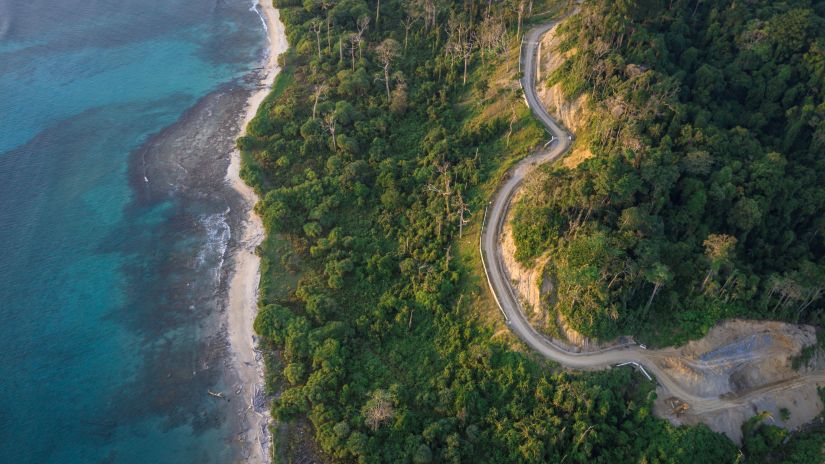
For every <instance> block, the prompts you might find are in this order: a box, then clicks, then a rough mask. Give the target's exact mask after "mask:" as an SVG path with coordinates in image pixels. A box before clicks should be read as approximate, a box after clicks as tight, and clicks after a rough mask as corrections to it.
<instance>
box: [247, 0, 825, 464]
mask: <svg viewBox="0 0 825 464" xmlns="http://www.w3.org/2000/svg"><path fill="white" fill-rule="evenodd" d="M625 3H626V2H625ZM275 4H276V6H277V7H278V8H280V11H281V18H282V20H283V21H284V23H285V25H286V28H287V34H288V38H289V44H290V51H289V52H288V53H287V55H285V56H284V57H283V65H284V70H283V72H282V73H281V74H280V75H279V78H278V80H277V82H276V85H275V88H274V89H273V93H272V95H270V97H269V98H268V99H267V100H266V101H265V102H264V104H263V105H262V107H261V109H260V111H259V113H258V115H257V117H256V118H255V120H254V121H253V122H252V123H251V124H250V127H249V131H248V132H249V133H248V135H247V136H245V137H243V138H241V139H240V140H239V146H240V147H241V148H242V150H243V159H244V164H243V167H242V175H243V177H244V179H245V180H246V181H247V182H249V183H250V184H251V185H253V186H254V187H255V189H256V191H257V192H258V194H259V195H260V196H261V201H260V202H259V203H258V205H257V206H256V210H257V211H258V213H259V214H260V216H261V217H262V219H263V222H264V225H265V228H266V232H267V238H266V240H265V241H264V243H263V244H262V245H261V247H260V249H259V253H260V254H261V257H262V281H261V301H260V311H259V316H258V318H257V320H256V323H255V327H256V331H257V332H258V333H259V334H260V335H261V336H262V337H263V340H264V348H265V354H266V362H267V386H268V388H269V391H270V393H272V394H273V395H274V397H275V398H276V399H275V400H274V404H273V413H274V416H275V417H276V419H277V420H279V421H280V422H281V423H282V424H289V423H297V422H301V421H309V423H310V424H311V429H312V431H313V434H314V441H315V443H316V444H317V447H318V448H319V449H320V452H321V454H322V455H323V457H324V459H326V460H329V461H336V462H363V463H378V462H391V463H405V462H407V463H408V462H413V463H428V462H495V463H513V462H525V463H530V462H534V463H541V462H566V463H584V462H588V463H590V462H596V463H598V462H609V463H665V462H668V463H669V462H674V463H695V462H707V463H733V462H736V461H737V459H740V460H741V456H742V453H743V452H744V453H745V454H744V455H746V456H750V457H752V459H753V461H754V462H759V461H758V460H760V459H762V458H763V457H764V456H769V457H776V455H781V456H782V457H785V458H787V459H790V460H791V461H790V462H799V463H805V462H812V460H815V459H818V457H817V456H819V457H821V449H819V448H817V447H816V446H815V445H816V444H817V443H819V442H816V441H813V442H812V443H814V445H811V446H808V442H801V441H799V440H793V441H791V442H790V444H789V445H787V446H786V447H785V448H782V447H778V446H775V445H777V441H776V440H777V439H780V441H783V440H784V435H783V434H782V432H781V431H779V432H777V431H775V430H773V429H771V428H770V427H769V426H765V425H763V424H762V423H761V422H758V421H754V422H753V423H751V424H750V425H749V426H750V428H749V429H748V430H747V437H748V440H747V441H746V445H745V449H744V450H743V451H742V452H740V450H738V449H737V447H736V446H735V445H734V444H733V443H731V442H730V441H729V440H728V439H727V438H726V437H724V436H722V435H720V434H717V433H714V432H712V431H710V430H709V429H708V428H707V427H704V426H699V427H673V426H671V425H670V424H668V423H667V422H665V421H663V420H659V419H656V418H654V417H653V415H652V413H651V409H652V402H653V399H654V398H655V393H654V392H653V390H652V388H653V386H652V384H651V383H650V382H648V381H647V380H646V379H644V378H643V377H640V376H638V375H636V374H633V373H632V372H631V371H630V370H628V369H624V368H623V369H613V370H609V371H605V372H601V373H589V374H574V373H569V372H566V371H564V370H563V369H561V368H559V367H558V366H556V365H553V364H549V363H546V362H543V361H541V360H538V359H536V358H534V357H532V356H531V355H530V354H525V353H524V352H522V351H521V350H519V349H518V345H515V344H514V341H513V339H512V338H511V336H510V335H509V334H507V333H506V332H502V331H500V330H499V329H500V328H501V323H500V321H499V320H498V319H497V318H491V319H487V318H485V317H484V316H483V314H484V312H485V311H492V312H493V313H494V314H495V316H498V313H497V312H496V310H495V309H494V306H493V305H494V303H492V302H491V300H490V299H489V296H488V293H487V290H486V286H485V285H486V284H485V283H484V281H483V280H482V279H483V277H481V276H480V273H479V272H480V264H479V261H478V259H479V258H478V233H479V229H478V226H479V223H480V222H481V215H482V213H483V209H484V208H483V205H484V204H485V203H486V202H487V201H488V199H489V195H490V193H491V191H492V190H493V189H494V188H495V186H496V185H497V184H498V181H499V180H500V177H501V176H502V174H503V173H504V171H505V170H506V168H507V166H508V165H510V164H511V163H512V162H513V161H514V160H516V159H518V158H520V157H523V156H524V155H526V154H527V153H528V151H529V150H530V149H532V148H533V147H535V146H540V145H541V143H543V137H544V133H543V131H542V129H541V127H540V126H539V125H538V123H536V122H535V121H533V120H532V118H531V116H530V114H529V111H528V110H527V109H526V108H525V107H524V105H523V103H521V95H520V93H519V92H520V90H519V89H518V86H517V77H518V72H519V71H518V48H519V47H518V43H519V39H520V36H521V35H522V34H523V32H524V29H525V28H527V27H528V26H529V24H530V22H531V21H547V20H549V19H550V18H551V17H552V15H554V14H557V13H559V12H560V11H562V8H565V7H566V5H555V4H553V3H549V2H540V1H538V0H537V1H536V2H535V4H534V2H532V1H527V0H516V1H512V0H510V1H506V2H495V3H493V2H490V1H476V0H468V1H463V2H445V1H434V0H410V1H400V0H383V1H381V0H375V1H370V2H366V1H364V0H337V1H336V0H306V1H304V2H299V1H294V0H278V1H276V3H275ZM705 8H706V7H704V6H703V7H702V11H701V14H703V15H704V14H706V12H705ZM599 14H606V12H600V13H599ZM696 14H697V15H699V14H700V13H699V12H697V13H696ZM805 130H807V129H805ZM594 220H595V219H594ZM605 234H606V233H605ZM742 240H744V238H742ZM726 273H727V268H725V269H724V270H722V269H720V270H719V271H718V272H717V274H718V275H715V276H713V278H714V281H716V280H718V279H719V278H720V276H725V275H727V274H726ZM514 347H515V348H516V349H514ZM284 433H286V432H284V428H283V427H278V428H277V429H276V435H278V436H276V459H277V460H279V461H285V462H291V461H292V460H293V459H295V460H299V459H300V458H301V457H302V456H301V455H300V453H302V451H300V446H298V447H297V448H298V449H299V450H298V451H295V453H297V454H298V455H295V454H290V453H292V451H290V450H292V449H294V448H295V445H294V441H295V440H298V441H300V438H298V437H294V436H286V437H284V436H283V434H284ZM290 440H292V442H290ZM800 443H801V444H800ZM820 448H821V447H820ZM766 450H769V451H766ZM304 457H305V456H304Z"/></svg>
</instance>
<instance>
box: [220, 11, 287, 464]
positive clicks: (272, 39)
mask: <svg viewBox="0 0 825 464" xmlns="http://www.w3.org/2000/svg"><path fill="white" fill-rule="evenodd" d="M258 8H259V11H261V12H262V13H263V16H264V18H265V19H266V27H267V31H268V34H269V53H268V58H267V62H266V64H265V68H264V72H263V78H262V81H261V85H260V88H259V89H258V90H256V91H255V92H253V93H252V95H251V96H250V98H249V101H248V103H247V109H246V114H245V115H244V120H243V123H242V125H241V127H242V133H241V134H239V136H240V135H243V132H244V131H245V130H246V126H247V124H248V123H249V121H251V120H252V118H254V117H255V113H256V112H257V110H258V107H259V106H260V105H261V103H262V102H263V100H264V98H266V96H267V95H268V94H269V91H270V89H271V88H272V83H273V82H274V81H275V77H276V76H277V75H278V72H279V71H280V68H279V67H278V56H279V55H280V54H281V53H283V52H284V51H286V49H287V40H286V34H285V33H284V25H283V23H281V20H280V14H279V12H278V10H276V9H275V8H274V7H273V6H272V2H271V0H264V1H263V3H262V4H261V5H259V6H258ZM240 164H241V158H240V153H239V152H238V151H237V150H236V151H235V152H234V153H233V154H232V160H231V162H230V164H229V169H228V170H227V173H226V179H227V181H228V182H229V183H230V184H231V185H232V186H233V187H234V188H235V190H237V191H238V192H239V193H240V194H241V195H242V196H243V197H244V199H245V200H246V201H247V203H248V211H249V216H248V219H247V221H246V223H245V224H244V227H243V231H242V234H243V239H242V240H241V246H240V247H239V248H238V250H237V252H236V253H235V255H234V267H233V274H232V277H231V280H230V284H229V305H228V310H227V332H228V338H229V344H230V348H231V350H232V355H233V357H234V365H235V366H236V370H237V373H238V377H239V380H240V385H239V386H238V389H239V390H240V391H239V392H238V394H239V395H240V396H241V397H242V398H244V400H245V404H247V405H248V406H247V407H246V408H245V410H244V411H243V414H245V415H246V419H247V421H248V423H249V430H248V432H247V433H246V436H245V437H243V439H244V440H245V441H246V442H247V444H248V447H247V450H248V457H246V461H247V462H250V463H266V462H269V461H270V454H271V453H270V446H271V445H270V441H271V440H270V436H269V430H268V428H269V422H270V420H271V418H270V415H269V411H268V408H267V404H266V402H265V401H264V397H263V382H264V381H263V360H262V358H261V354H260V352H259V351H258V350H257V338H256V336H255V331H254V329H253V323H254V322H255V316H256V314H257V312H258V306H257V304H258V283H259V281H260V258H259V257H258V256H257V255H255V248H256V247H257V246H258V245H259V244H260V243H261V241H262V240H263V237H264V230H263V225H262V224H261V220H260V218H259V217H258V216H257V215H256V214H255V212H254V211H253V210H252V206H254V204H255V203H256V202H257V201H258V197H257V195H256V194H255V192H254V191H253V190H252V188H250V187H249V186H248V185H246V183H244V182H243V180H241V178H240V175H239V172H240Z"/></svg>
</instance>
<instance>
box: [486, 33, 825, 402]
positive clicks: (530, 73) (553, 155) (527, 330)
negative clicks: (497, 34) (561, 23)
mask: <svg viewBox="0 0 825 464" xmlns="http://www.w3.org/2000/svg"><path fill="white" fill-rule="evenodd" d="M554 24H555V23H553V22H551V23H549V24H544V25H541V26H537V27H536V28H534V29H531V30H530V31H528V32H527V33H526V34H525V36H524V40H523V41H522V47H521V69H523V70H524V71H525V72H524V74H523V77H522V78H521V86H522V89H523V90H524V96H525V99H526V101H527V105H528V106H529V107H530V109H531V110H532V112H533V114H534V115H535V116H536V117H537V118H539V120H540V121H541V122H542V124H544V126H545V127H546V128H547V130H548V131H550V133H551V134H552V135H553V137H554V139H553V140H552V141H551V142H550V143H549V144H548V145H546V147H545V148H544V149H542V150H539V151H538V152H536V153H534V154H531V155H530V156H528V157H526V158H524V159H523V160H521V161H520V162H519V163H518V164H516V165H515V166H514V167H513V168H512V169H511V170H510V171H509V172H508V173H507V175H506V176H505V180H504V183H503V184H502V185H501V187H500V188H499V189H498V191H497V192H496V193H495V195H494V196H493V199H492V201H491V202H490V204H489V206H488V207H487V210H486V211H485V216H484V222H483V224H482V231H481V239H480V240H481V243H480V252H481V259H482V262H483V264H484V272H485V274H486V275H487V282H488V284H489V286H490V290H491V291H492V293H493V297H494V298H495V300H496V303H497V304H498V306H499V309H500V310H501V312H502V313H503V315H504V318H505V321H506V323H507V325H508V327H509V328H510V330H512V331H513V333H515V334H516V335H517V336H518V337H519V338H520V339H521V340H523V341H524V343H526V344H527V346H529V347H530V348H532V349H534V350H536V351H537V352H539V354H541V355H542V356H544V357H545V358H548V359H551V360H553V361H556V362H558V363H560V364H562V365H564V366H567V367H571V368H575V369H581V370H597V369H605V368H608V367H610V366H613V365H616V364H621V363H636V364H638V365H641V366H643V367H644V369H645V370H646V371H647V372H649V373H650V374H652V375H654V376H655V377H656V380H657V381H658V383H659V384H660V385H661V386H662V387H663V388H664V389H665V390H667V392H668V393H669V394H670V395H673V396H676V397H678V398H680V399H682V400H683V401H685V402H687V403H688V404H690V406H691V409H692V410H693V411H695V412H708V411H713V410H717V409H724V408H727V407H734V406H738V405H741V404H742V403H743V402H744V401H745V400H747V399H748V398H749V397H751V396H755V395H757V394H764V393H765V391H766V389H759V390H758V391H754V392H749V393H747V394H745V395H740V396H738V397H736V398H725V399H722V398H719V397H700V396H696V395H694V394H692V393H690V392H688V391H686V390H685V389H684V388H682V386H681V385H680V384H679V383H678V382H676V381H675V380H674V379H672V378H671V377H670V376H669V375H668V374H667V373H666V372H664V371H663V370H662V369H660V368H659V366H658V365H657V364H656V363H654V362H653V359H654V358H657V357H661V356H662V355H661V354H660V353H657V352H656V351H654V350H644V349H642V348H640V347H639V346H637V345H635V344H625V345H619V346H614V347H612V348H609V349H605V350H602V351H595V352H586V353H575V352H571V351H568V350H566V349H564V348H563V347H561V346H558V345H557V344H554V343H553V342H552V341H551V340H550V339H548V338H547V337H545V336H544V335H542V334H540V333H538V332H537V331H536V329H534V328H533V326H532V325H531V324H530V323H529V322H528V321H527V318H526V317H525V315H524V312H523V309H522V307H521V304H520V302H519V299H518V297H517V296H516V292H515V290H514V289H513V286H512V285H511V284H510V282H509V280H508V277H507V272H506V270H505V267H504V263H503V261H502V255H501V247H500V237H501V233H502V229H503V227H504V221H505V219H506V217H507V212H508V210H509V208H510V203H511V200H512V198H513V195H514V194H515V192H516V191H517V190H518V188H519V186H521V184H522V182H523V181H524V179H525V178H526V177H527V175H528V174H530V172H532V171H533V170H534V169H535V168H536V166H538V165H540V164H544V163H549V162H553V161H555V160H557V159H558V158H560V157H561V156H562V155H563V154H564V153H566V152H567V150H568V148H570V145H571V143H572V141H571V138H570V136H569V134H568V133H567V131H566V130H564V129H563V128H562V127H561V126H559V125H558V124H557V123H556V121H555V120H553V118H551V117H550V115H549V114H548V112H547V110H546V109H545V108H544V105H543V104H542V103H541V101H540V100H539V98H538V96H537V94H536V85H535V76H536V50H537V45H538V42H539V40H541V38H542V37H543V36H544V34H545V33H546V32H547V31H549V30H550V29H551V28H552V27H553V25H554ZM802 378H803V379H807V381H812V382H822V381H825V373H822V374H820V373H816V374H814V375H807V376H804V377H802ZM799 384H800V378H795V379H789V380H788V381H786V382H782V383H779V384H776V385H772V386H771V387H769V388H767V390H782V389H788V388H793V386H794V385H799Z"/></svg>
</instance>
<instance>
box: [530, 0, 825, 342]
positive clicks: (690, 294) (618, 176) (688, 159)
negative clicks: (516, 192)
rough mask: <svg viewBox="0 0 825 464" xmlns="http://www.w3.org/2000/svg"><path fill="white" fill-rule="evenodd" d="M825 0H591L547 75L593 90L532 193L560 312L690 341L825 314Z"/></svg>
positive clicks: (648, 335)
mask: <svg viewBox="0 0 825 464" xmlns="http://www.w3.org/2000/svg"><path fill="white" fill-rule="evenodd" d="M824 17H825V2H822V1H806V0H801V1H794V0H790V1H768V0H764V1H757V0H753V1H734V2H731V1H714V0H709V1H694V0H690V1H687V0H683V1H680V0H672V1H655V0H641V1H620V2H613V1H606V0H602V1H592V2H584V3H582V4H581V6H580V11H579V13H578V14H575V15H573V16H572V17H570V18H569V19H568V20H567V21H565V23H564V24H563V25H562V26H561V29H560V32H559V34H560V35H561V41H562V46H561V50H559V52H560V53H566V54H567V55H568V56H569V57H568V59H567V61H566V62H565V63H564V65H563V66H562V67H561V68H560V69H558V70H557V71H556V72H555V73H554V74H553V75H552V76H550V77H549V79H550V81H551V83H559V84H560V85H561V88H562V89H563V90H564V93H565V94H566V96H567V97H569V98H575V97H576V96H577V95H579V94H581V93H586V94H588V95H589V96H590V98H589V102H590V103H589V107H588V108H587V113H588V114H589V118H588V121H589V123H588V125H587V127H586V129H584V130H583V131H580V133H579V134H577V136H578V137H579V140H578V141H577V143H578V144H579V145H580V146H583V147H586V148H588V149H589V150H590V151H591V152H592V153H593V156H592V157H591V158H590V159H588V160H586V161H585V162H583V163H582V164H580V165H578V166H577V167H575V168H565V167H563V166H561V165H556V166H553V167H550V168H548V169H547V170H546V172H545V173H544V176H543V179H542V182H541V183H542V186H541V187H540V188H538V189H534V190H533V191H532V192H530V194H528V195H527V196H526V197H525V198H524V200H523V201H522V202H521V203H520V204H519V205H517V207H516V212H517V217H516V220H515V223H514V230H515V236H516V240H517V246H518V254H517V257H519V258H520V259H521V260H523V261H524V262H525V263H530V262H531V261H532V260H533V259H534V258H535V257H537V256H538V255H541V254H543V253H545V252H548V251H549V256H550V260H549V262H548V265H547V267H546V270H545V275H546V276H547V277H548V278H550V279H551V280H552V282H553V283H554V294H553V295H552V298H550V299H549V300H550V301H551V302H552V307H548V310H550V311H559V312H560V313H561V314H562V315H563V316H564V317H565V318H566V319H567V321H568V322H569V324H570V325H571V326H572V327H573V328H575V329H576V330H578V331H579V332H581V333H583V334H584V335H587V336H594V337H598V338H611V337H615V336H616V335H620V334H634V335H638V336H640V337H641V339H643V340H651V341H654V342H659V343H660V344H664V343H673V342H675V343H679V342H683V341H684V340H685V339H687V338H689V337H691V338H693V337H699V336H701V335H703V334H704V333H705V332H706V331H707V329H708V328H709V327H711V326H712V325H714V324H715V323H717V322H719V321H720V320H722V319H725V318H731V317H747V318H767V319H780V320H786V321H790V322H806V323H811V324H819V325H821V324H822V323H823V320H824V319H823V318H825V311H823V308H825V295H824V294H823V289H825V103H824V102H825V19H823V18H824Z"/></svg>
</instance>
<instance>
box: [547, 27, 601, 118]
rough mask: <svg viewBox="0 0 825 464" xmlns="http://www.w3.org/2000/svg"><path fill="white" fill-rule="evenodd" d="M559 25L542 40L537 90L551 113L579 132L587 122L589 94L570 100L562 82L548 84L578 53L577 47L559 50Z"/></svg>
mask: <svg viewBox="0 0 825 464" xmlns="http://www.w3.org/2000/svg"><path fill="white" fill-rule="evenodd" d="M558 27H559V25H558V24H556V25H555V26H553V28H552V29H550V31H549V32H547V34H545V35H544V38H543V39H542V41H541V48H540V49H539V54H540V60H539V76H538V77H539V78H538V79H536V82H537V87H538V88H537V89H536V90H538V95H539V98H541V102H542V103H543V104H544V107H545V108H547V111H548V112H550V115H551V116H553V118H554V119H556V120H557V121H560V122H561V123H562V124H563V125H564V126H565V127H566V128H567V129H568V130H570V131H571V132H573V133H577V132H579V131H580V130H581V129H583V128H584V126H585V125H586V124H587V117H586V115H585V108H586V105H587V101H588V95H587V94H582V95H579V96H578V97H576V99H574V100H568V99H567V98H566V97H565V96H564V92H562V89H561V85H560V84H554V85H552V86H550V85H547V78H548V77H549V76H550V74H552V73H553V72H554V71H555V70H556V69H558V68H559V67H560V66H561V65H563V64H564V62H565V60H566V59H567V58H568V57H570V56H572V55H573V54H575V53H576V50H575V49H573V50H571V51H569V52H567V53H564V54H562V53H561V52H559V50H558V48H559V42H560V40H559V38H558V35H557V30H558Z"/></svg>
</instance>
